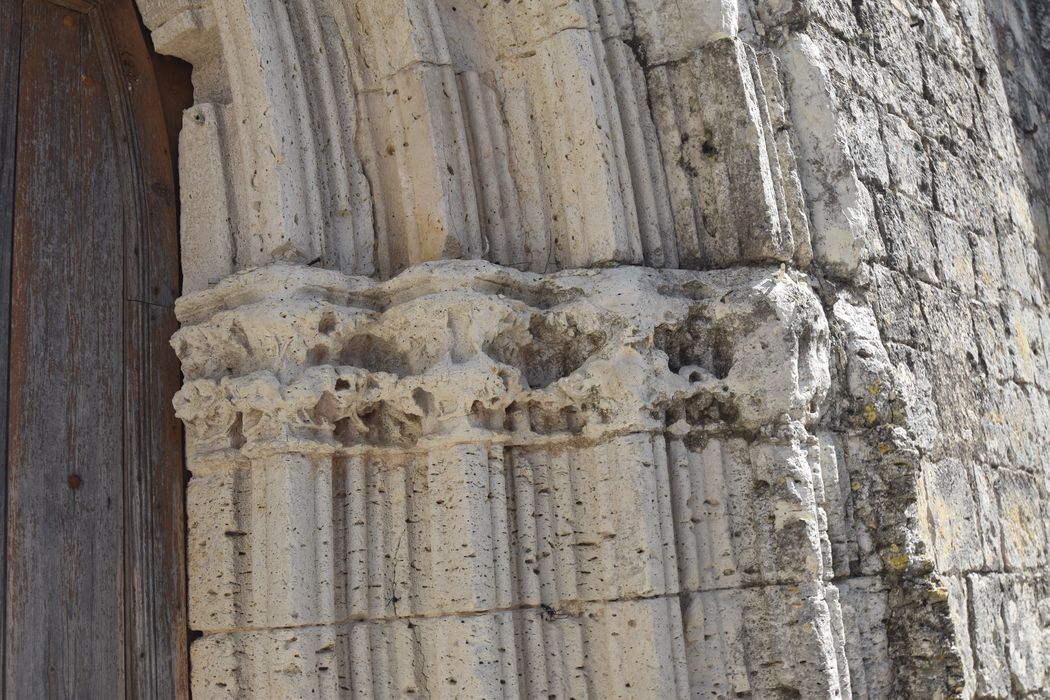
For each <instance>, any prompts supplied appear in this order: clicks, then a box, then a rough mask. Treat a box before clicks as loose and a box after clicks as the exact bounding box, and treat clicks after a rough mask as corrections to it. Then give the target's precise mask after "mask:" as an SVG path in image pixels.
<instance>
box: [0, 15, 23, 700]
mask: <svg viewBox="0 0 1050 700" xmlns="http://www.w3.org/2000/svg"><path fill="white" fill-rule="evenodd" d="M21 27H22V0H9V1H8V2H7V3H6V4H5V6H4V10H3V12H0V547H4V546H5V544H6V542H7V394H8V389H7V386H8V385H7V378H8V364H9V357H10V355H9V349H10V328H11V253H12V245H13V241H14V198H15V138H16V134H17V128H16V127H17V123H18V65H19V59H20V57H21V44H22V42H21ZM6 559H7V557H6V552H5V556H4V558H3V559H2V560H0V561H6ZM6 601H7V577H6V576H0V621H3V620H5V619H6V617H7V616H6V612H5V608H4V605H5V603H6ZM5 637H6V635H0V692H2V688H3V659H4V642H5Z"/></svg>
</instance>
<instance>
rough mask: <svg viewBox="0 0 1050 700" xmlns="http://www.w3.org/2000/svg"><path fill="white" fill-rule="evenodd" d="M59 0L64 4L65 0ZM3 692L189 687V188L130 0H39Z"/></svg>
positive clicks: (171, 99) (173, 105)
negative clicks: (185, 352) (182, 404)
mask: <svg viewBox="0 0 1050 700" xmlns="http://www.w3.org/2000/svg"><path fill="white" fill-rule="evenodd" d="M56 2H58V3H59V4H56ZM24 13H25V16H24V23H23V25H22V37H23V44H22V51H21V54H20V56H21V63H22V65H21V68H20V73H19V75H20V87H19V104H21V108H20V111H19V121H18V127H17V130H18V137H17V149H16V153H15V159H16V161H17V169H18V170H17V172H18V174H17V176H16V178H15V181H14V182H15V185H14V191H15V202H14V203H15V206H14V211H15V216H14V225H13V236H12V237H13V240H14V248H13V250H14V266H13V273H12V276H13V280H14V281H13V288H12V295H13V297H12V298H13V306H12V308H13V309H14V311H13V318H12V344H11V346H10V347H11V358H12V365H11V385H12V387H11V389H12V390H11V394H10V418H9V420H7V421H5V422H4V425H5V426H9V432H10V447H9V450H8V451H7V453H6V454H7V455H8V457H9V478H8V483H9V488H10V497H9V505H10V508H9V514H8V518H7V523H8V524H9V535H8V538H7V542H8V559H7V563H8V577H7V579H8V581H9V582H10V588H9V591H8V595H7V596H6V600H7V602H8V611H7V615H6V622H7V626H6V629H5V635H4V639H5V641H6V644H7V646H8V652H9V653H8V657H7V661H8V663H7V665H6V667H5V671H4V679H5V684H6V687H5V692H4V695H5V697H19V698H21V697H41V696H48V697H105V698H111V697H116V698H119V697H130V698H140V697H141V698H146V697H186V696H187V695H188V685H189V682H188V680H189V679H188V671H189V662H188V653H187V652H188V649H187V641H186V636H187V624H186V603H185V551H184V548H185V522H184V513H183V503H184V487H185V476H184V474H185V470H184V463H183V457H182V437H181V426H180V425H179V423H178V422H177V420H176V419H175V416H174V411H173V409H172V406H171V397H172V395H173V394H174V392H175V391H176V390H177V389H178V386H179V383H180V373H179V368H178V362H177V359H176V358H175V356H174V353H173V351H172V350H171V348H170V347H169V345H168V339H169V338H170V336H171V334H172V333H173V332H174V330H175V329H176V327H177V325H176V321H175V318H174V314H173V312H172V309H171V307H172V305H173V302H174V299H175V296H176V295H177V293H178V289H179V283H180V279H179V268H178V232H177V220H176V213H177V201H176V188H175V177H174V168H173V162H172V160H173V152H172V144H173V140H172V133H171V130H170V128H169V123H170V122H172V121H174V120H173V119H171V117H172V116H173V114H174V113H175V112H176V111H177V110H178V108H179V107H178V105H179V104H180V101H183V102H185V103H186V104H187V105H188V101H189V100H190V99H191V97H192V93H191V90H190V88H189V87H188V79H189V75H188V71H185V72H183V73H181V76H180V74H179V73H178V70H179V69H180V67H179V66H175V70H171V67H170V66H168V67H167V68H166V69H165V71H164V73H163V74H164V79H165V80H167V81H178V80H184V81H185V82H184V83H181V84H180V85H179V86H178V88H177V89H175V90H172V91H171V94H169V95H167V98H166V99H165V98H164V97H163V96H162V95H161V93H160V90H159V88H158V83H157V76H156V71H155V68H154V65H153V62H152V57H151V55H150V51H149V46H148V44H147V42H146V40H145V36H144V34H143V31H144V30H143V28H142V27H141V23H140V22H139V20H138V16H137V14H136V12H135V10H134V6H133V5H132V0H91V2H88V1H87V0H75V2H74V1H72V0H26V3H25V8H24Z"/></svg>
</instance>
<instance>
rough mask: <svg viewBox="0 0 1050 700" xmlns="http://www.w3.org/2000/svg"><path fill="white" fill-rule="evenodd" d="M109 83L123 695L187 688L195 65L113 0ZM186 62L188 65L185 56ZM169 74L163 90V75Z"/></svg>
mask: <svg viewBox="0 0 1050 700" xmlns="http://www.w3.org/2000/svg"><path fill="white" fill-rule="evenodd" d="M102 7H103V8H104V9H105V10H106V11H105V12H104V13H101V16H100V19H101V22H100V23H101V25H102V26H104V27H105V28H106V30H107V34H108V36H109V37H110V38H111V41H112V46H111V52H112V55H113V60H112V63H111V65H112V66H113V68H114V69H115V70H112V71H111V72H110V74H109V80H110V81H111V82H112V84H113V88H112V89H111V91H110V94H111V95H113V96H115V97H119V98H120V99H119V104H115V105H114V111H115V112H118V113H120V114H121V119H120V121H121V123H122V124H123V128H124V129H125V131H126V133H127V139H126V147H127V149H128V153H127V155H126V157H125V158H124V159H123V162H124V163H126V164H127V166H128V167H126V168H125V169H124V170H123V173H122V174H123V176H124V187H125V194H124V205H125V219H126V221H127V227H126V235H125V241H124V271H125V274H124V292H125V298H126V299H127V301H128V303H127V305H126V307H125V308H126V310H125V324H126V325H125V372H126V373H125V411H126V426H127V431H128V433H127V435H126V436H125V444H126V449H125V460H124V475H125V476H124V479H125V484H126V487H125V491H124V492H125V499H126V500H125V507H126V513H127V520H126V525H125V527H126V535H125V588H126V590H127V592H128V597H127V600H126V610H125V627H126V630H127V639H128V644H127V647H126V664H127V679H126V682H127V694H128V697H131V698H140V697H142V698H145V697H185V696H187V695H188V692H189V691H188V688H189V662H188V658H187V639H186V634H187V619H186V604H185V600H186V592H185V584H186V577H185V551H184V543H185V521H184V512H183V504H184V498H185V495H184V489H185V469H184V462H183V456H182V432H181V424H180V423H179V422H178V421H177V419H176V418H175V414H174V410H173V408H172V405H171V397H172V396H173V395H174V393H175V392H176V391H177V390H178V388H179V385H180V381H181V373H180V370H179V364H178V359H177V358H176V357H175V353H174V351H173V350H172V349H171V347H170V345H169V343H168V341H169V339H170V338H171V335H172V333H174V332H175V330H176V329H177V328H178V325H177V322H176V320H175V316H174V312H173V310H172V307H173V306H174V302H175V298H176V297H177V296H178V292H179V287H180V277H179V251H178V224H177V218H176V214H177V191H176V186H175V169H174V163H173V154H174V143H173V138H172V136H173V135H172V134H171V130H170V128H169V122H170V121H172V120H171V117H173V116H174V114H173V113H174V112H176V111H178V112H179V118H178V126H181V109H183V108H185V107H188V106H189V105H190V103H191V101H192V89H191V88H190V87H189V86H190V81H189V72H188V70H182V71H181V72H180V70H179V69H180V66H178V65H173V64H171V63H170V62H168V63H165V64H164V66H163V67H162V69H161V71H160V75H159V76H158V71H157V66H156V65H155V60H156V59H155V57H154V56H151V54H150V50H149V44H148V42H147V40H146V37H145V35H144V32H143V29H142V25H141V22H140V20H139V18H138V15H137V14H136V12H135V10H134V8H133V6H132V4H131V2H130V0H107V2H106V3H104V4H103V5H102ZM186 68H188V66H186ZM159 79H163V80H165V81H166V84H165V86H164V89H163V90H162V89H161V86H160V85H159V84H158V80H159Z"/></svg>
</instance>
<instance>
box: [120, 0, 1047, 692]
mask: <svg viewBox="0 0 1050 700" xmlns="http://www.w3.org/2000/svg"><path fill="white" fill-rule="evenodd" d="M1025 3H1026V0H994V1H992V2H991V3H990V4H984V3H981V2H979V1H978V0H973V1H972V2H968V1H966V0H962V1H960V2H954V1H949V0H944V1H941V2H927V3H921V4H919V3H916V4H912V3H909V2H906V1H905V0H868V1H860V2H853V3H847V2H838V1H834V0H799V1H797V2H793V1H791V0H750V1H747V0H745V1H743V2H740V3H739V4H738V3H737V2H735V1H733V0H676V1H675V2H670V1H669V0H571V1H569V2H566V1H565V0H532V1H530V2H516V3H500V2H480V1H478V2H475V1H452V0H382V1H379V0H316V1H313V2H306V1H303V2H276V0H209V1H208V2H205V3H200V2H197V1H196V0H194V2H189V1H188V0H140V5H141V8H142V11H143V16H144V18H145V20H146V22H147V24H149V25H150V27H151V28H152V29H153V38H154V41H155V43H156V44H157V47H158V49H159V50H161V51H165V52H170V53H175V54H177V55H180V56H182V57H184V58H186V59H187V60H189V61H191V62H192V63H193V64H194V83H195V89H196V104H195V106H194V107H193V108H192V109H190V110H188V111H187V113H186V115H185V119H184V128H183V131H182V137H181V143H180V149H181V151H180V163H181V171H182V198H183V225H182V236H183V267H184V273H185V292H186V295H185V296H184V297H183V298H182V299H181V300H180V302H179V304H178V308H177V312H178V315H179V318H180V320H181V321H182V323H183V328H182V330H180V331H179V333H178V334H177V335H176V336H175V338H174V339H173V345H174V347H175V348H176V351H177V352H178V354H179V356H180V357H181V358H182V361H183V366H184V371H185V375H186V382H185V385H184V388H183V390H182V391H181V392H180V393H179V395H178V396H177V397H176V406H177V409H178V412H179V415H180V416H181V417H182V418H183V419H184V421H185V422H186V424H187V443H188V452H189V454H190V458H189V459H190V463H189V467H190V470H191V472H192V474H193V476H192V480H191V482H190V487H189V503H188V513H189V517H190V540H189V547H188V550H189V557H190V561H189V568H190V615H191V625H192V626H193V628H194V629H195V630H198V631H200V632H201V633H202V636H201V637H200V638H199V639H197V641H196V642H194V646H193V684H194V693H195V695H196V696H198V697H273V698H284V697H354V698H357V697H372V696H377V697H403V696H408V695H415V696H420V697H558V698H562V697H564V698H569V697H575V698H580V697H602V698H606V697H638V698H651V697H690V698H701V697H749V696H753V697H756V698H757V697H761V698H765V697H771V698H790V697H805V698H810V697H860V698H888V697H915V698H947V697H987V698H1008V697H1044V696H1045V693H1046V691H1045V690H1044V688H1045V687H1046V686H1048V685H1050V677H1048V674H1050V672H1048V668H1050V581H1048V578H1047V573H1046V572H1047V564H1048V561H1047V557H1048V555H1050V552H1048V535H1050V532H1048V528H1050V511H1048V500H1047V490H1048V488H1050V481H1048V479H1050V425H1048V423H1050V355H1048V353H1050V345H1048V344H1050V311H1048V306H1047V281H1048V279H1050V257H1048V253H1050V224H1048V219H1047V217H1048V211H1050V194H1048V192H1050V190H1048V180H1047V175H1046V173H1047V167H1048V164H1050V129H1048V128H1047V127H1046V124H1047V120H1046V117H1045V115H1046V114H1047V112H1048V111H1050V88H1048V87H1047V82H1046V80H1045V79H1044V78H1043V75H1044V71H1045V70H1046V69H1047V68H1048V67H1050V60H1047V52H1048V48H1050V26H1048V23H1050V18H1048V17H1047V13H1046V11H1045V10H1041V8H1040V7H1036V6H1035V5H1033V6H1032V7H1029V6H1027V5H1026V4H1025ZM1040 12H1042V14H1040Z"/></svg>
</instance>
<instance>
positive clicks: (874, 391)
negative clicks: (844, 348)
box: [868, 379, 882, 396]
mask: <svg viewBox="0 0 1050 700" xmlns="http://www.w3.org/2000/svg"><path fill="white" fill-rule="evenodd" d="M880 391H882V380H881V379H876V380H875V383H874V384H872V385H871V386H869V387H868V393H869V394H871V395H872V396H878V395H879V392H880Z"/></svg>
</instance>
